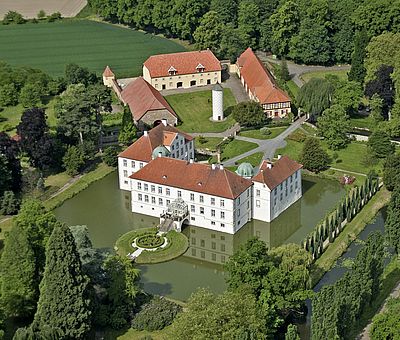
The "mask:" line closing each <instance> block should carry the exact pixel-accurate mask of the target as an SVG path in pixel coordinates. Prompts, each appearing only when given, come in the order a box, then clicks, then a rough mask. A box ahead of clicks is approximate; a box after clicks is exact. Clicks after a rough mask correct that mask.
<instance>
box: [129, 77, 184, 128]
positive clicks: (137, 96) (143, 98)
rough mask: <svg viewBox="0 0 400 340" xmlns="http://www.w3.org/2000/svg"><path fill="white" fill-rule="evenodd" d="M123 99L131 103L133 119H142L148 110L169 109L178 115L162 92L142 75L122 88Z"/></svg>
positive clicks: (174, 114)
mask: <svg viewBox="0 0 400 340" xmlns="http://www.w3.org/2000/svg"><path fill="white" fill-rule="evenodd" d="M121 95H122V100H123V101H124V102H125V103H126V104H128V105H129V108H130V109H131V112H132V116H133V119H134V120H135V121H138V120H140V119H141V118H142V117H143V116H144V115H145V114H146V112H148V111H152V110H163V109H166V110H168V111H169V112H170V113H171V114H172V115H173V116H175V117H177V115H176V113H175V112H174V110H173V109H172V107H171V106H170V105H169V104H168V102H167V101H166V100H165V98H164V97H163V96H162V94H161V93H160V92H158V91H157V90H156V89H155V88H154V87H153V86H151V85H150V84H149V83H148V82H147V81H146V80H144V79H143V78H142V77H139V78H137V79H135V80H134V81H133V82H131V83H129V84H128V86H127V87H125V88H124V89H123V90H122V94H121Z"/></svg>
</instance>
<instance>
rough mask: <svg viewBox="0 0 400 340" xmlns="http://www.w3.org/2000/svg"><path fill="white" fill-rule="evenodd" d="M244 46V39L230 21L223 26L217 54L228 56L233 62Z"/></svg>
mask: <svg viewBox="0 0 400 340" xmlns="http://www.w3.org/2000/svg"><path fill="white" fill-rule="evenodd" d="M245 48H246V41H244V37H243V36H241V35H240V34H239V32H238V28H235V27H234V26H233V24H231V23H229V24H227V25H225V26H223V28H222V32H221V45H220V50H219V54H220V55H221V56H224V57H225V58H229V60H230V61H231V63H235V62H236V60H237V58H238V57H239V55H240V54H241V53H242V52H243V50H244V49H245Z"/></svg>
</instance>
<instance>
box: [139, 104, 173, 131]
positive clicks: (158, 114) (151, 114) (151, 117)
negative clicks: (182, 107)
mask: <svg viewBox="0 0 400 340" xmlns="http://www.w3.org/2000/svg"><path fill="white" fill-rule="evenodd" d="M162 119H166V120H167V123H168V124H170V125H172V126H175V125H176V124H177V123H178V118H176V117H175V116H174V115H173V114H172V113H171V112H169V111H168V110H167V109H162V110H151V111H147V112H146V113H145V114H144V116H143V117H142V118H141V119H140V120H139V121H135V124H136V125H137V127H138V129H140V130H144V129H145V128H146V126H150V127H153V125H154V122H155V121H157V120H162Z"/></svg>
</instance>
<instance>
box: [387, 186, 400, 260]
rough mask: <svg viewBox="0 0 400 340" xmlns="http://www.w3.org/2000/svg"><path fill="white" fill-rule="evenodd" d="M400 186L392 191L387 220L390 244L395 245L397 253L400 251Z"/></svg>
mask: <svg viewBox="0 0 400 340" xmlns="http://www.w3.org/2000/svg"><path fill="white" fill-rule="evenodd" d="M399 226H400V186H396V187H395V188H394V190H393V192H392V197H391V199H390V203H389V207H388V210H387V218H386V222H385V233H386V237H387V239H388V240H389V244H390V245H391V246H392V247H394V249H395V252H396V254H399V253H400V227H399Z"/></svg>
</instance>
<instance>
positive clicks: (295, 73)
mask: <svg viewBox="0 0 400 340" xmlns="http://www.w3.org/2000/svg"><path fill="white" fill-rule="evenodd" d="M257 56H258V57H259V58H260V59H261V61H263V62H269V63H273V64H280V62H281V61H280V60H278V59H274V58H272V57H271V56H266V55H265V53H264V52H257ZM287 65H288V69H289V73H290V76H291V77H292V80H293V81H294V83H295V84H296V85H297V86H298V87H302V86H303V85H304V81H303V80H302V79H301V75H302V74H303V73H307V72H316V71H341V70H349V69H350V66H349V65H335V66H314V65H299V64H295V63H294V62H292V61H287Z"/></svg>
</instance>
